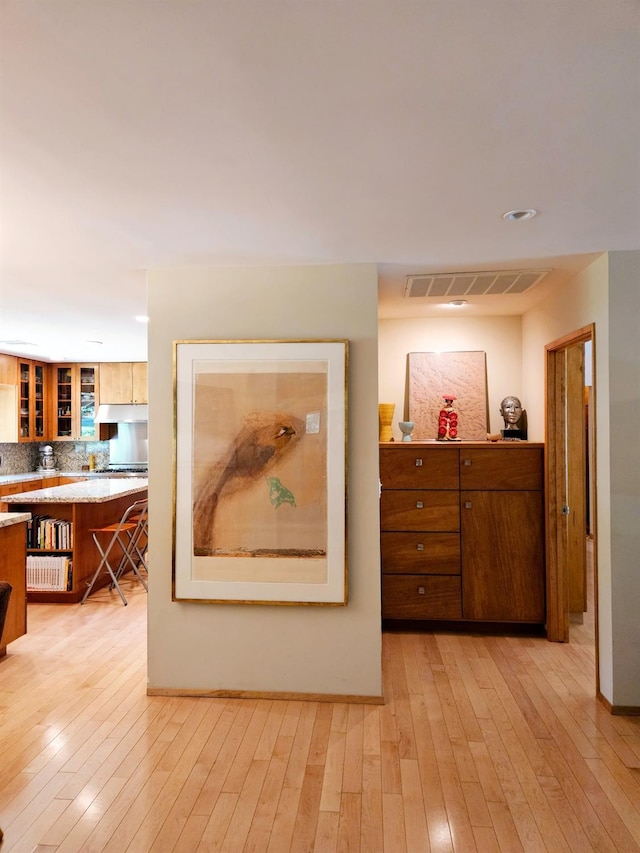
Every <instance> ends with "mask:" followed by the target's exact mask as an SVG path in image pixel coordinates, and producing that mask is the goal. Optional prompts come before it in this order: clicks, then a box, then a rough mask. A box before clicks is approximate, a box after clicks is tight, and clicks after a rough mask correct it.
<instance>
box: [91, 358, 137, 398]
mask: <svg viewBox="0 0 640 853" xmlns="http://www.w3.org/2000/svg"><path fill="white" fill-rule="evenodd" d="M100 402H101V403H146V402H147V363H146V361H134V362H127V361H123V362H103V363H101V364H100Z"/></svg>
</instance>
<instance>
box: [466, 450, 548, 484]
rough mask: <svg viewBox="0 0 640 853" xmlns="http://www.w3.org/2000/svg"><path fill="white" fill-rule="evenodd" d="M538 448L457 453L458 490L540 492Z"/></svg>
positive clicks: (539, 457)
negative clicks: (458, 464)
mask: <svg viewBox="0 0 640 853" xmlns="http://www.w3.org/2000/svg"><path fill="white" fill-rule="evenodd" d="M542 453H543V451H542V448H539V447H508V446H505V445H499V446H498V447H493V448H487V449H469V450H465V449H464V448H461V450H460V488H461V489H511V490H516V489H527V490H533V491H536V490H539V489H542V487H543V485H544V483H543V476H544V475H543V458H542Z"/></svg>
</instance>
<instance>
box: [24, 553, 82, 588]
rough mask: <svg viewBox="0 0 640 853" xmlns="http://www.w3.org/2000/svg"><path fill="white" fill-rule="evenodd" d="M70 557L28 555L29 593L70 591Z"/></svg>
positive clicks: (71, 580)
mask: <svg viewBox="0 0 640 853" xmlns="http://www.w3.org/2000/svg"><path fill="white" fill-rule="evenodd" d="M72 583H73V578H72V562H71V558H70V557H64V556H53V555H47V556H42V557H41V556H39V555H34V554H28V555H27V591H31V592H34V591H38V590H56V591H58V592H60V591H62V592H65V591H67V592H68V591H70V590H71V588H72Z"/></svg>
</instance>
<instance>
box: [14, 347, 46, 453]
mask: <svg viewBox="0 0 640 853" xmlns="http://www.w3.org/2000/svg"><path fill="white" fill-rule="evenodd" d="M18 376H19V384H18V392H19V398H18V440H19V441H43V440H45V439H48V438H49V435H48V430H47V390H48V389H47V365H45V364H40V363H38V362H36V361H26V360H20V362H19V364H18Z"/></svg>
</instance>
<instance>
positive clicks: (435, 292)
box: [404, 270, 550, 299]
mask: <svg viewBox="0 0 640 853" xmlns="http://www.w3.org/2000/svg"><path fill="white" fill-rule="evenodd" d="M549 272H550V270H499V271H498V272H491V271H483V272H448V273H433V274H431V275H428V274H427V275H409V276H407V283H406V285H405V288H404V296H405V298H411V299H415V298H422V297H431V298H434V297H435V298H438V299H444V298H447V299H449V298H459V297H461V296H497V295H501V296H505V295H507V294H510V293H525V292H526V291H527V290H531V288H532V287H535V285H536V284H538V283H539V282H541V281H542V279H543V278H544V277H545V276H546V275H548V273H549Z"/></svg>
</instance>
